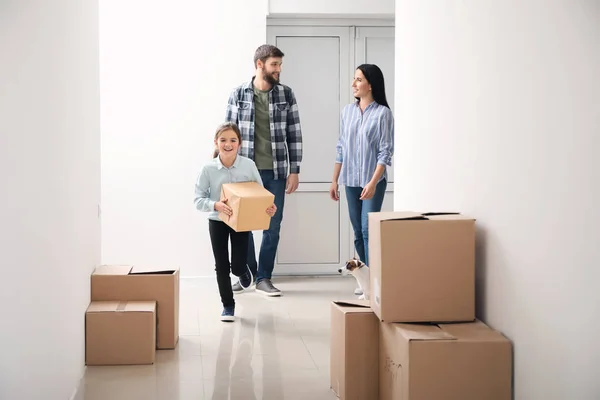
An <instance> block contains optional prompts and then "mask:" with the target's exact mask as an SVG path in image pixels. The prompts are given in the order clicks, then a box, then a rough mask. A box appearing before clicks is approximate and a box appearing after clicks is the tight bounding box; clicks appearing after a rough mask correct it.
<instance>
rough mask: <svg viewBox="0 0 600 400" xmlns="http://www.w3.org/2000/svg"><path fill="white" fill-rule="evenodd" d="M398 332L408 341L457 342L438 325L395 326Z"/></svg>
mask: <svg viewBox="0 0 600 400" xmlns="http://www.w3.org/2000/svg"><path fill="white" fill-rule="evenodd" d="M394 325H396V327H397V329H398V331H400V333H401V334H402V336H404V337H405V338H406V339H408V340H456V337H455V336H454V335H452V334H450V333H449V332H447V331H445V330H443V329H441V328H440V327H439V326H438V325H429V324H394Z"/></svg>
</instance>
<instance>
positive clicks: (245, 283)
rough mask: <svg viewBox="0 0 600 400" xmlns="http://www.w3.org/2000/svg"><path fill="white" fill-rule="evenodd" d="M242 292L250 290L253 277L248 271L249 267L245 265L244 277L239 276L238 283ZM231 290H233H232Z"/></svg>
mask: <svg viewBox="0 0 600 400" xmlns="http://www.w3.org/2000/svg"><path fill="white" fill-rule="evenodd" d="M238 283H239V284H240V286H241V287H242V290H246V289H250V286H252V284H253V283H254V277H253V276H252V271H250V267H248V266H247V265H246V273H245V274H244V275H240V280H239V281H238ZM232 289H233V288H232Z"/></svg>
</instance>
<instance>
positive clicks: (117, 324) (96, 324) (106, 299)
mask: <svg viewBox="0 0 600 400" xmlns="http://www.w3.org/2000/svg"><path fill="white" fill-rule="evenodd" d="M85 327H86V364H87V365H122V364H152V363H154V359H155V351H156V349H174V348H175V347H176V346H177V342H178V340H179V269H177V268H175V269H163V268H142V267H137V266H131V265H103V266H100V267H98V268H96V269H95V271H94V272H93V273H92V276H91V303H90V305H89V307H88V309H87V311H86V315H85Z"/></svg>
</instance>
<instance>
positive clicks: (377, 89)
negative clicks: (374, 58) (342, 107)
mask: <svg viewBox="0 0 600 400" xmlns="http://www.w3.org/2000/svg"><path fill="white" fill-rule="evenodd" d="M356 69H360V71H361V72H362V73H363V75H364V76H365V79H366V80H367V82H369V84H370V85H371V89H372V90H371V91H372V92H373V99H374V100H375V101H376V102H377V103H378V104H381V105H382V106H386V107H387V108H390V106H389V104H388V102H387V99H386V97H385V82H384V80H383V72H381V69H379V67H378V66H377V65H375V64H361V65H359V66H358V67H357V68H356ZM356 100H357V101H360V99H359V98H358V97H356Z"/></svg>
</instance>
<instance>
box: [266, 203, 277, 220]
mask: <svg viewBox="0 0 600 400" xmlns="http://www.w3.org/2000/svg"><path fill="white" fill-rule="evenodd" d="M276 212H277V206H276V205H275V204H273V205H272V206H271V207H269V208H267V214H268V215H269V217H271V218H272V217H273V215H275V213H276Z"/></svg>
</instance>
